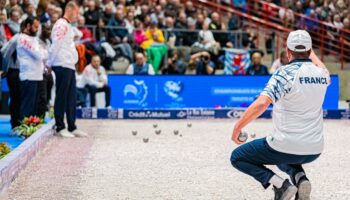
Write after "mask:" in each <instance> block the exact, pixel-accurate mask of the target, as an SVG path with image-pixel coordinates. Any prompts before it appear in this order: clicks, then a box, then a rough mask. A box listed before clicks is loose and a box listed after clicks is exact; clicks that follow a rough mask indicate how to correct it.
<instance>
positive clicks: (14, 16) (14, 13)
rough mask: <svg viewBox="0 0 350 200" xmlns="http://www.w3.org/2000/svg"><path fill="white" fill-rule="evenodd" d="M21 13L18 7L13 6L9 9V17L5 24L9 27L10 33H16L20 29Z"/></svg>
mask: <svg viewBox="0 0 350 200" xmlns="http://www.w3.org/2000/svg"><path fill="white" fill-rule="evenodd" d="M20 19H21V13H20V12H19V10H18V9H16V8H14V9H12V10H11V11H10V19H8V20H7V25H8V26H9V28H10V29H11V32H12V34H14V35H15V34H17V33H19V32H20V31H21V23H20Z"/></svg>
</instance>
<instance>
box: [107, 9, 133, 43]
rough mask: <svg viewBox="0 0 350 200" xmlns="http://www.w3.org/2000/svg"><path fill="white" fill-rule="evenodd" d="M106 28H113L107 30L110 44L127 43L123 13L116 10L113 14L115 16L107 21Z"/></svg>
mask: <svg viewBox="0 0 350 200" xmlns="http://www.w3.org/2000/svg"><path fill="white" fill-rule="evenodd" d="M108 26H110V27H115V28H112V29H110V30H109V38H110V39H111V42H112V44H118V43H121V42H124V43H126V42H128V30H127V29H126V23H125V21H124V12H123V11H122V10H118V11H117V12H116V13H115V16H114V17H112V18H111V19H110V20H109V22H108Z"/></svg>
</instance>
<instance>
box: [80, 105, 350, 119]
mask: <svg viewBox="0 0 350 200" xmlns="http://www.w3.org/2000/svg"><path fill="white" fill-rule="evenodd" d="M244 111H245V109H243V108H230V109H147V110H146V109H140V110H137V109H116V110H114V109H94V108H82V109H78V110H77V118H79V119H127V120H130V119H131V120H133V119H138V120H147V119H151V120H152V119H153V120H154V119H162V120H178V119H180V120H181V119H183V120H186V119H237V118H240V117H241V116H242V114H243V112H244ZM260 118H266V119H271V118H272V110H271V109H267V110H266V111H265V112H264V113H263V114H262V115H261V116H260ZM323 118H324V119H350V110H324V111H323Z"/></svg>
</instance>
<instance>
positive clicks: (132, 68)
mask: <svg viewBox="0 0 350 200" xmlns="http://www.w3.org/2000/svg"><path fill="white" fill-rule="evenodd" d="M135 60H136V62H135V63H132V64H131V65H129V67H128V69H127V70H126V74H129V75H154V74H155V72H154V69H153V67H152V65H151V64H148V63H146V58H145V55H144V54H143V53H142V52H137V53H135Z"/></svg>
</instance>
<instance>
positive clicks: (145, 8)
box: [136, 4, 150, 22]
mask: <svg viewBox="0 0 350 200" xmlns="http://www.w3.org/2000/svg"><path fill="white" fill-rule="evenodd" d="M149 12H150V9H149V7H148V5H147V4H142V5H141V13H140V14H139V15H137V16H136V18H137V19H138V20H140V21H141V22H145V18H146V16H149Z"/></svg>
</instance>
